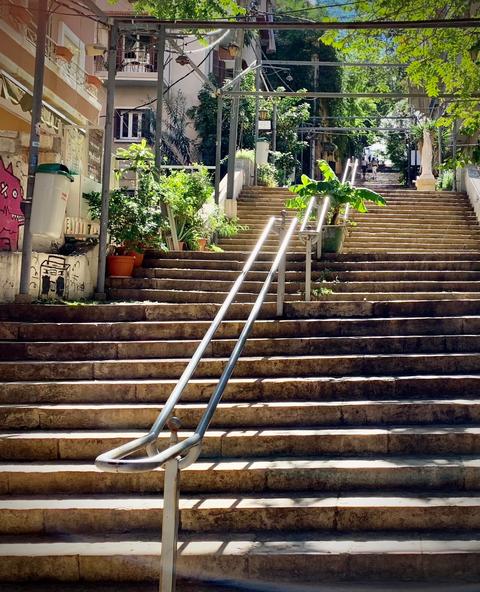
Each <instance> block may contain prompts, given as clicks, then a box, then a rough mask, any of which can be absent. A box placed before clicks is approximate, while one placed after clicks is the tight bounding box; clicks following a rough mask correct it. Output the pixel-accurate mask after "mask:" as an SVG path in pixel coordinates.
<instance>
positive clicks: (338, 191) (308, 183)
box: [286, 160, 386, 252]
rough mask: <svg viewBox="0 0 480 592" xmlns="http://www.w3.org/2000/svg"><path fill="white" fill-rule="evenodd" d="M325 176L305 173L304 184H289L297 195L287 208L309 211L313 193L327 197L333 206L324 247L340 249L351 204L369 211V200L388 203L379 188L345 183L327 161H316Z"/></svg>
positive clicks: (382, 204)
mask: <svg viewBox="0 0 480 592" xmlns="http://www.w3.org/2000/svg"><path fill="white" fill-rule="evenodd" d="M317 165H318V168H319V169H320V172H321V174H322V176H323V179H322V180H321V181H315V179H311V178H310V177H308V176H307V175H302V177H301V183H299V184H298V185H292V186H290V188H289V189H290V191H291V192H292V193H295V194H296V196H295V197H292V198H290V199H288V200H287V202H286V207H287V208H289V209H294V210H297V211H299V212H303V211H305V210H306V208H307V206H308V204H309V202H310V200H311V198H312V197H314V196H325V197H326V196H328V197H329V198H330V208H329V211H328V214H327V226H324V229H323V238H322V243H323V247H322V248H323V250H324V251H327V252H331V251H334V252H338V251H339V250H340V249H341V246H342V243H343V238H344V236H345V230H346V227H347V225H346V223H345V222H344V221H343V219H342V218H341V216H342V214H343V212H344V211H345V207H346V206H347V205H348V206H350V207H352V208H353V209H355V210H356V211H357V212H361V213H364V212H366V211H367V207H366V202H371V203H373V204H375V205H379V206H384V205H386V201H385V199H384V198H383V197H382V196H381V195H380V194H379V193H377V192H376V191H373V190H372V189H368V188H367V187H354V186H352V185H350V183H348V182H345V183H342V181H340V179H339V178H338V177H337V175H336V174H335V173H334V171H333V170H332V168H331V167H330V165H329V164H328V162H327V161H325V160H319V161H317Z"/></svg>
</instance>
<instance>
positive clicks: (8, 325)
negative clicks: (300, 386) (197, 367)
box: [0, 315, 480, 343]
mask: <svg viewBox="0 0 480 592" xmlns="http://www.w3.org/2000/svg"><path fill="white" fill-rule="evenodd" d="M209 326H210V323H209V322H208V321H185V322H183V323H181V324H178V323H172V322H170V321H137V322H131V323H130V322H127V321H123V322H121V321H119V322H116V323H112V322H104V323H73V322H70V323H68V322H66V323H61V322H59V323H42V322H37V323H22V322H19V321H17V322H1V321H0V338H1V339H2V340H16V341H18V342H20V343H21V342H25V341H28V342H35V341H45V342H46V341H67V340H68V341H69V342H76V341H84V340H89V341H108V340H115V341H120V342H122V341H130V340H134V341H147V340H150V339H151V340H159V339H187V340H188V339H201V338H202V337H203V336H204V334H205V332H206V331H207V329H208V328H209ZM243 326H244V322H243V321H224V322H223V323H222V324H221V325H220V327H219V328H218V330H217V332H216V334H215V337H216V339H229V338H230V339H232V338H235V337H238V335H239V334H240V331H241V330H242V328H243ZM477 332H480V316H479V315H466V316H456V317H397V318H395V317H390V318H388V317H386V318H373V319H355V318H353V319H349V318H337V319H335V318H331V319H298V320H293V319H292V320H289V319H278V320H258V321H257V322H256V323H255V325H254V327H253V331H252V333H251V338H266V337H268V338H275V337H291V336H295V337H298V338H299V337H317V336H322V337H336V336H361V335H367V336H368V335H375V336H381V335H446V334H458V335H463V334H476V333H477Z"/></svg>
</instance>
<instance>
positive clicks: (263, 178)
mask: <svg viewBox="0 0 480 592" xmlns="http://www.w3.org/2000/svg"><path fill="white" fill-rule="evenodd" d="M257 183H258V184H259V185H263V186H264V187H278V183H277V170H276V168H275V166H274V165H273V164H271V163H269V162H267V163H266V164H260V165H258V167H257Z"/></svg>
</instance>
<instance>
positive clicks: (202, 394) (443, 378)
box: [2, 369, 480, 422]
mask: <svg viewBox="0 0 480 592" xmlns="http://www.w3.org/2000/svg"><path fill="white" fill-rule="evenodd" d="M458 370H460V369H456V371H455V372H453V373H450V374H448V373H442V374H425V375H421V374H420V375H418V374H417V375H406V376H398V375H395V374H391V375H388V374H386V375H376V376H375V375H358V376H353V377H347V376H346V377H330V376H325V375H321V374H319V373H318V371H317V373H314V374H312V375H311V376H308V377H294V376H290V377H288V376H287V377H281V378H262V379H257V378H232V379H231V380H230V382H229V384H228V386H227V388H226V390H225V392H224V394H223V398H222V401H224V402H225V403H227V402H228V403H234V404H237V405H238V404H240V403H248V404H252V402H255V403H259V402H264V403H271V402H274V403H278V402H284V403H291V402H292V399H294V400H295V401H303V402H305V401H312V402H316V403H318V402H320V401H324V402H332V401H335V402H338V401H340V402H342V403H343V402H348V401H368V400H390V401H393V400H398V399H404V400H406V401H407V400H408V399H411V398H412V397H415V398H417V399H420V400H434V399H435V400H437V399H442V400H452V399H456V400H458V401H460V400H463V399H466V398H468V399H470V398H474V399H475V398H479V397H480V373H474V372H471V373H469V374H462V373H461V371H460V372H459V371H458ZM175 384H176V380H175V379H136V380H133V379H123V380H122V379H117V380H112V379H110V380H109V379H97V380H53V381H48V380H44V381H39V380H32V381H28V380H19V381H12V382H6V383H3V385H2V403H3V404H9V405H23V406H29V405H33V406H35V405H41V404H42V405H43V404H47V405H71V404H102V405H104V404H148V405H151V404H162V403H164V402H165V401H166V399H167V397H168V396H169V395H170V393H171V392H172V390H173V388H174V386H175ZM216 384H217V381H216V379H213V378H210V379H208V378H194V379H192V380H191V381H190V383H189V384H188V386H187V387H186V389H185V391H184V393H183V398H182V400H183V401H184V402H185V403H195V404H198V403H201V402H206V401H207V400H208V399H209V397H210V395H211V393H212V391H213V389H214V388H215V385H216ZM472 412H473V410H472ZM52 414H53V411H52ZM21 415H22V409H21V408H20V409H18V414H17V417H18V416H21ZM42 417H43V416H42ZM85 419H86V420H87V418H85ZM33 421H36V416H35V415H34V419H33ZM38 421H39V422H40V421H47V419H45V418H44V417H43V419H41V418H40V414H39V415H38ZM398 421H400V420H398Z"/></svg>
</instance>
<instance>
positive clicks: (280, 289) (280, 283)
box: [277, 210, 287, 317]
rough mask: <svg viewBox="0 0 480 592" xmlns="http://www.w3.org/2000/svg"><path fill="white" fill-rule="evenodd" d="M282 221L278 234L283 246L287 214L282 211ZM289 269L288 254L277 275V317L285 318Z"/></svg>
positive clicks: (281, 262)
mask: <svg viewBox="0 0 480 592" xmlns="http://www.w3.org/2000/svg"><path fill="white" fill-rule="evenodd" d="M281 215H282V221H281V224H280V228H279V232H278V244H279V245H281V244H282V242H283V239H284V238H285V232H286V223H287V212H286V211H285V210H282V213H281ZM286 269H287V253H286V251H285V253H284V254H283V256H282V259H281V261H280V265H279V266H278V274H277V317H281V316H283V305H284V303H285V275H286Z"/></svg>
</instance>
